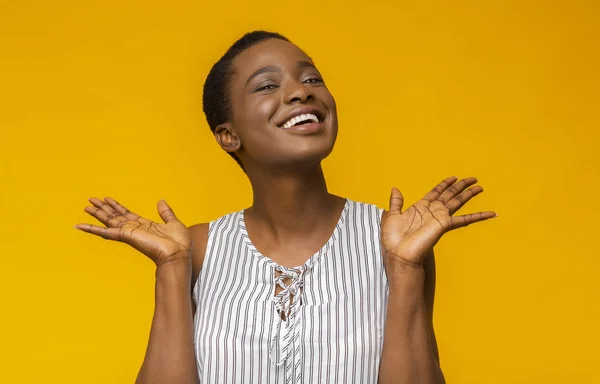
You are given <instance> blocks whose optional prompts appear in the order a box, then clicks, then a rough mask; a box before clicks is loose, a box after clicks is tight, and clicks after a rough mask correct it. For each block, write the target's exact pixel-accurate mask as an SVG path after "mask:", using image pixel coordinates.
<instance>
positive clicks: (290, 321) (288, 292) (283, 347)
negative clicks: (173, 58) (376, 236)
mask: <svg viewBox="0 0 600 384" xmlns="http://www.w3.org/2000/svg"><path fill="white" fill-rule="evenodd" d="M349 205H350V200H349V199H346V202H345V203H344V208H343V210H342V213H341V215H340V217H339V219H338V221H337V224H336V226H335V228H334V230H333V233H332V234H331V236H330V237H329V239H328V240H327V242H326V243H325V245H323V247H321V249H319V250H318V251H317V252H315V253H314V254H313V255H312V256H311V257H310V258H309V259H308V260H307V261H306V262H305V263H304V264H303V265H301V266H298V267H293V268H289V267H284V266H282V265H279V264H277V263H276V262H274V261H273V260H272V259H270V258H269V257H268V256H265V255H263V254H262V253H261V252H260V251H259V250H258V249H256V247H255V246H254V244H253V243H252V241H251V240H250V237H249V236H248V231H247V229H246V222H245V220H244V214H245V210H242V211H240V212H239V221H238V223H239V226H240V229H241V232H242V237H243V240H244V242H245V243H246V245H247V246H248V248H249V249H250V251H251V252H252V254H253V255H254V256H255V257H257V258H259V259H260V260H261V261H263V262H265V263H267V264H268V265H269V266H270V267H271V268H272V269H273V291H272V292H273V294H272V296H271V300H272V301H273V303H274V308H275V311H276V313H277V318H276V321H275V323H274V326H273V329H271V333H272V336H271V344H270V347H269V358H270V359H271V362H272V363H273V364H275V365H277V366H279V365H282V364H285V363H286V362H288V364H292V363H293V361H295V360H297V359H299V343H297V340H298V338H299V337H300V329H301V327H299V324H300V323H301V320H302V319H301V316H299V314H300V309H301V306H302V301H303V300H302V295H303V292H304V277H305V276H306V274H307V273H309V272H310V270H311V269H312V266H313V265H314V264H316V263H317V262H318V261H319V260H320V259H321V257H323V255H324V254H326V253H327V251H328V250H329V248H330V247H331V245H332V244H333V243H334V242H335V241H336V239H337V238H338V236H339V232H340V227H341V225H342V223H343V222H344V221H345V219H346V215H347V213H348V209H349ZM277 272H279V273H280V275H279V276H277ZM286 279H289V283H288V284H286V282H285V281H286ZM276 286H280V287H281V288H282V291H281V292H279V293H278V294H276V295H275V294H274V292H275V287H276ZM282 317H284V318H285V320H283V318H282ZM282 324H283V329H282ZM282 331H283V332H282ZM281 333H283V335H281ZM278 340H279V343H277V344H279V345H280V348H279V349H280V353H279V356H280V357H281V358H280V360H279V361H277V360H276V359H275V358H273V349H274V347H275V345H276V342H277V341H278ZM293 345H296V348H295V350H294V351H292V346H293ZM292 353H293V355H294V359H288V358H289V356H290V355H291V354H292ZM286 365H287V364H286Z"/></svg>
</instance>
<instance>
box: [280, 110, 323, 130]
mask: <svg viewBox="0 0 600 384" xmlns="http://www.w3.org/2000/svg"><path fill="white" fill-rule="evenodd" d="M322 121H323V119H322V118H319V116H317V115H316V114H314V113H303V114H301V115H298V116H294V117H292V118H291V119H289V120H288V121H286V122H285V123H283V124H281V125H280V126H279V128H282V129H289V128H292V127H296V126H299V125H305V124H311V123H316V124H318V123H320V122H322Z"/></svg>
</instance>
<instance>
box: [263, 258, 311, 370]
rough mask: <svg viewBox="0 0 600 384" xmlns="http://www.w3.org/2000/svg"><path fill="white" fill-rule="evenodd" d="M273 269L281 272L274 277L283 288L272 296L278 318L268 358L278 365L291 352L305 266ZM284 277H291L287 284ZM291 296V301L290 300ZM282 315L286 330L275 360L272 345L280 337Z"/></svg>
mask: <svg viewBox="0 0 600 384" xmlns="http://www.w3.org/2000/svg"><path fill="white" fill-rule="evenodd" d="M275 270H276V271H279V272H280V273H281V275H279V276H276V277H275V284H276V285H279V286H280V287H281V288H283V290H282V291H281V292H279V293H278V294H277V295H275V296H273V302H274V303H275V310H276V311H277V318H278V319H277V321H276V326H275V330H274V332H273V336H272V337H271V345H270V347H269V358H270V359H271V362H272V363H273V364H275V365H276V366H280V365H282V364H284V363H285V362H286V360H287V359H288V357H289V356H290V353H291V345H292V339H293V338H294V337H295V333H296V332H295V331H296V327H297V324H298V321H297V319H296V315H297V314H298V311H299V309H300V302H301V297H302V290H303V287H304V273H305V272H306V267H305V266H301V267H297V268H287V267H283V266H279V265H278V266H277V267H275ZM286 279H291V283H290V284H289V285H288V284H286V283H285V282H284V280H286ZM292 298H293V301H292V300H291V299H292ZM282 316H283V317H285V322H284V327H285V330H286V331H287V332H285V335H284V336H283V342H282V343H283V347H282V348H281V347H280V348H281V355H282V356H283V358H282V359H281V360H280V361H275V359H273V347H274V345H275V340H277V338H279V337H280V330H281V323H282V322H283V319H282ZM282 343H281V342H280V343H279V344H280V345H281V344H282Z"/></svg>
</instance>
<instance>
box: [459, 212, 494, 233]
mask: <svg viewBox="0 0 600 384" xmlns="http://www.w3.org/2000/svg"><path fill="white" fill-rule="evenodd" d="M497 216H498V215H497V214H496V212H492V211H486V212H477V213H470V214H468V215H462V216H453V217H452V218H451V219H450V225H449V226H448V230H449V231H451V230H453V229H456V228H462V227H466V226H467V225H470V224H473V223H477V222H479V221H483V220H488V219H491V218H494V217H497Z"/></svg>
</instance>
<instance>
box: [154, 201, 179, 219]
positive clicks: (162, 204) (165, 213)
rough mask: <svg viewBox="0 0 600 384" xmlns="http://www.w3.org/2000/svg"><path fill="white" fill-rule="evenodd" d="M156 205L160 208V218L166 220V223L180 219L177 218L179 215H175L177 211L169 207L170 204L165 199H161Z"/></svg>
mask: <svg viewBox="0 0 600 384" xmlns="http://www.w3.org/2000/svg"><path fill="white" fill-rule="evenodd" d="M156 207H157V209H158V214H159V215H160V218H161V219H162V220H163V221H164V222H165V223H170V222H173V221H179V220H177V216H175V213H174V212H173V210H172V209H171V207H169V204H167V202H166V201H164V200H162V199H161V200H159V201H158V204H156Z"/></svg>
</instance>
